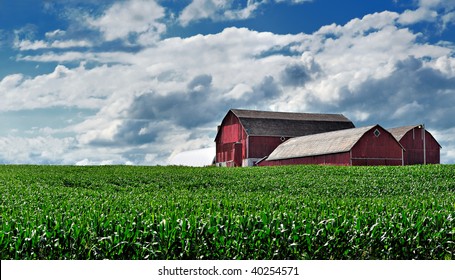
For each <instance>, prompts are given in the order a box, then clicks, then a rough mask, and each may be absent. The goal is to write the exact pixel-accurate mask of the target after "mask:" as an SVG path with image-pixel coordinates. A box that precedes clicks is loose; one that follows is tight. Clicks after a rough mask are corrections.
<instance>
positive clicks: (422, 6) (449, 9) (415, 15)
mask: <svg viewBox="0 0 455 280" xmlns="http://www.w3.org/2000/svg"><path fill="white" fill-rule="evenodd" d="M454 12H455V1H454V0H420V1H419V2H418V7H417V9H415V10H406V11H404V12H403V13H402V14H401V15H400V18H399V20H398V22H399V23H401V24H404V25H410V24H415V23H418V22H422V21H429V22H437V23H438V25H439V26H440V27H441V28H442V29H445V28H447V26H449V25H450V24H453V23H454V22H455V21H454V20H455V18H454V16H453V15H454Z"/></svg>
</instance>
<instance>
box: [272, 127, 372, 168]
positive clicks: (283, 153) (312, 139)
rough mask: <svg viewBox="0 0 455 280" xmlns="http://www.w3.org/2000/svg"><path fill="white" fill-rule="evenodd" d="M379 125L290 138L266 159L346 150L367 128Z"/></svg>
mask: <svg viewBox="0 0 455 280" xmlns="http://www.w3.org/2000/svg"><path fill="white" fill-rule="evenodd" d="M377 126H378V127H380V126H379V125H374V126H366V127H359V128H352V129H344V130H338V131H332V132H326V133H319V134H313V135H307V136H301V137H296V138H291V139H289V140H287V141H285V142H283V143H282V144H281V145H279V146H278V147H277V148H276V149H275V150H274V151H273V152H272V153H271V154H270V156H269V157H268V158H267V159H266V160H279V159H289V158H299V157H308V156H318V155H325V154H335V153H342V152H348V151H350V150H351V149H352V147H353V146H354V145H355V143H357V142H358V141H359V140H360V138H361V137H362V136H363V135H364V134H365V133H366V132H368V131H369V130H371V129H372V128H375V127H377Z"/></svg>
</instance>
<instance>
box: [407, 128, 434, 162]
mask: <svg viewBox="0 0 455 280" xmlns="http://www.w3.org/2000/svg"><path fill="white" fill-rule="evenodd" d="M423 132H424V129H423V128H413V129H412V130H410V131H408V132H407V133H406V134H405V135H404V136H403V137H402V138H401V140H400V143H401V145H403V147H404V148H405V150H406V151H405V152H404V162H405V164H406V165H408V164H423V163H424V157H423V153H424V152H423V150H424V148H423V147H424V145H423V144H424V143H423V134H424V133H423ZM425 150H426V163H428V164H438V163H440V147H439V144H438V142H436V140H435V139H434V138H433V136H432V135H431V134H430V133H429V132H428V131H427V132H426V133H425Z"/></svg>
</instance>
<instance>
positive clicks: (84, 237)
mask: <svg viewBox="0 0 455 280" xmlns="http://www.w3.org/2000/svg"><path fill="white" fill-rule="evenodd" d="M0 197H1V198H0V215H1V216H0V220H1V226H0V258H1V259H2V260H7V259H16V260H18V259H53V260H56V259H57V260H58V259H81V260H86V259H128V260H136V259H160V260H166V259H172V260H177V259H178V260H181V259H193V260H196V259H218V260H229V259H237V260H238V259H262V260H273V259H278V260H284V259H322V260H327V259H442V260H444V259H452V260H453V259H455V166H454V165H431V166H405V167H401V166H400V167H385V166H383V167H335V166H280V167H261V168H259V167H258V168H231V169H230V168H214V167H205V168H191V167H171V166H169V167H159V166H158V167H131V166H100V167H75V166H20V165H18V166H13V165H3V166H0Z"/></svg>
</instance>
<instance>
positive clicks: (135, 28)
mask: <svg viewBox="0 0 455 280" xmlns="http://www.w3.org/2000/svg"><path fill="white" fill-rule="evenodd" d="M164 16H165V10H164V8H163V7H161V6H160V5H159V4H157V3H156V2H155V1H154V0H150V1H149V0H128V1H123V2H116V3H114V4H113V5H112V6H111V7H110V8H109V9H107V10H106V11H105V12H104V13H103V14H102V15H101V16H99V17H88V18H87V23H88V25H89V26H91V27H92V28H95V29H98V30H99V31H100V32H101V34H103V37H104V39H105V40H107V41H113V40H117V39H120V40H125V41H128V40H129V39H130V38H129V37H130V36H139V41H141V42H143V43H151V42H154V41H156V40H158V38H159V36H160V34H162V33H164V32H165V31H166V25H165V24H163V23H161V22H160V20H162V19H163V18H164Z"/></svg>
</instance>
